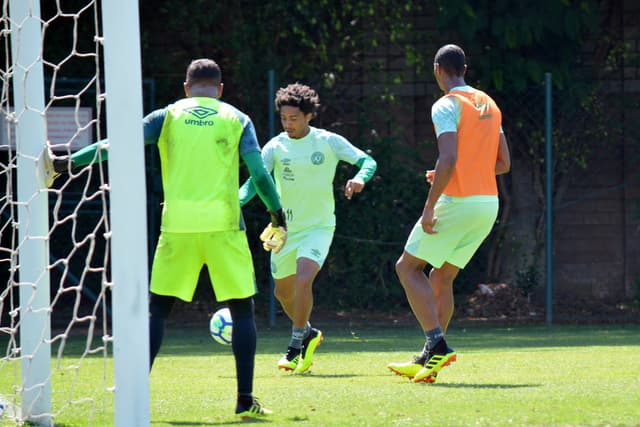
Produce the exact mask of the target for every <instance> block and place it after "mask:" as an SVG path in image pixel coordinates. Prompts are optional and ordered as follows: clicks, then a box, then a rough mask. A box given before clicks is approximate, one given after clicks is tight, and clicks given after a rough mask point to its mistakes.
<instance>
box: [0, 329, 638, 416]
mask: <svg viewBox="0 0 640 427" xmlns="http://www.w3.org/2000/svg"><path fill="white" fill-rule="evenodd" d="M281 323H284V322H281ZM316 326H318V327H322V329H323V331H324V333H325V337H326V338H325V340H324V342H323V344H322V345H321V346H320V347H319V349H318V352H317V356H316V362H315V364H314V367H313V372H312V373H311V374H308V375H302V376H292V375H290V374H285V373H282V372H280V371H278V370H277V369H276V367H275V363H276V361H277V359H278V358H279V357H280V356H281V353H282V352H283V351H284V349H285V348H286V345H287V343H288V335H289V330H288V328H285V327H284V326H283V327H280V328H276V329H274V330H269V329H267V328H265V327H259V341H258V355H257V358H256V378H255V387H254V389H255V390H254V391H255V394H256V396H258V397H259V398H260V399H261V400H262V402H263V403H264V404H265V405H266V406H267V407H269V408H271V409H273V410H274V412H275V413H274V415H273V416H271V417H270V418H269V419H264V420H258V421H249V422H247V421H245V422H241V421H237V420H235V418H234V416H233V409H234V404H235V376H234V368H233V357H232V354H231V348H230V347H226V346H222V345H220V344H217V343H215V342H214V341H213V340H212V339H211V338H209V337H208V336H207V335H206V329H205V330H204V331H201V330H197V329H194V328H192V329H188V330H185V329H180V330H177V329H168V330H167V334H166V339H165V344H164V346H163V348H162V349H161V353H160V356H159V358H158V359H157V360H156V364H155V366H154V369H153V372H152V373H151V377H150V387H151V425H152V426H154V427H160V426H225V425H233V424H239V423H240V424H247V423H255V424H264V425H273V426H290V425H291V426H293V425H309V426H456V427H458V426H640V325H628V326H624V325H605V326H555V327H553V328H551V329H548V328H546V327H542V326H539V327H513V328H506V327H467V328H466V329H465V328H461V327H457V328H456V327H455V326H452V328H451V329H450V331H449V334H448V337H449V343H450V345H451V346H453V347H454V348H455V349H456V350H457V351H458V361H457V362H456V363H454V364H452V365H451V366H450V367H447V368H445V369H444V370H443V371H442V372H441V373H440V375H439V377H438V382H437V383H435V384H412V383H410V382H409V381H408V380H406V379H403V378H401V377H397V376H395V375H392V374H391V373H390V372H388V371H387V369H386V364H387V363H388V362H390V361H401V362H402V361H407V360H409V359H410V358H411V357H412V356H413V354H415V353H416V352H417V351H418V350H419V349H420V347H421V345H422V342H423V338H422V336H421V333H420V332H419V331H418V329H417V328H416V327H415V326H413V325H410V326H406V325H405V326H398V325H396V326H394V325H390V326H388V327H373V326H371V325H366V326H358V327H355V326H354V327H350V328H349V327H347V325H323V324H317V325H316ZM80 347H81V343H79V345H78V348H80ZM70 349H71V350H72V349H73V348H72V347H71V348H70ZM74 364H77V361H74V360H73V359H64V360H63V361H62V365H68V366H72V365H74ZM103 368H104V361H102V359H101V358H94V359H91V360H87V359H85V360H83V361H82V366H81V369H80V370H78V371H77V372H85V374H76V370H73V369H72V370H69V371H67V370H62V372H57V373H56V374H55V375H56V378H54V380H53V382H54V406H55V407H59V406H60V405H63V404H64V405H66V406H65V407H64V410H62V411H59V412H60V413H59V416H58V417H57V418H56V423H57V425H59V426H74V427H75V426H92V427H93V426H98V425H111V424H112V421H111V419H112V415H111V414H110V413H109V412H110V411H111V409H110V408H112V402H111V401H110V397H109V394H108V393H107V396H106V397H105V398H104V399H103V401H100V399H98V401H97V402H95V401H94V402H85V403H82V402H79V403H76V404H73V405H71V404H69V402H71V401H72V400H73V398H74V397H75V396H80V395H82V394H83V393H95V390H96V389H100V388H101V387H104V386H105V383H106V385H107V386H108V382H109V381H108V379H107V381H105V380H104V375H103V373H102V370H103ZM109 369H110V368H109ZM58 371H59V370H58ZM6 372H7V369H3V370H0V393H2V394H4V395H5V396H6V395H7V390H8V389H9V388H10V383H7V381H9V380H10V378H5V377H7V376H6V375H4V374H5V373H6ZM89 377H92V378H94V379H89ZM69 383H73V386H66V385H65V386H62V385H58V386H56V384H69ZM95 406H97V408H94V407H95ZM102 412H106V413H102ZM90 413H95V414H96V415H92V416H90V415H89V414H90ZM90 417H91V418H90ZM0 425H1V426H8V425H14V424H13V423H11V422H9V421H8V420H7V419H6V418H5V420H4V421H2V422H0Z"/></svg>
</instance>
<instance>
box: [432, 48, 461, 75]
mask: <svg viewBox="0 0 640 427" xmlns="http://www.w3.org/2000/svg"><path fill="white" fill-rule="evenodd" d="M433 62H435V63H436V64H439V65H440V68H442V69H443V70H444V72H445V73H447V74H449V75H452V76H462V75H464V66H465V65H466V63H467V60H466V58H465V55H464V51H463V50H462V48H461V47H460V46H457V45H455V44H448V45H444V46H442V47H441V48H440V49H438V52H436V56H435V58H434V60H433Z"/></svg>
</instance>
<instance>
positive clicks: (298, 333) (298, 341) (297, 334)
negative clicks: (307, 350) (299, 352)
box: [289, 325, 307, 348]
mask: <svg viewBox="0 0 640 427" xmlns="http://www.w3.org/2000/svg"><path fill="white" fill-rule="evenodd" d="M306 332H307V326H306V325H305V326H304V328H296V327H295V326H293V327H292V328H291V342H290V343H289V347H291V348H302V341H303V340H304V338H305V336H306Z"/></svg>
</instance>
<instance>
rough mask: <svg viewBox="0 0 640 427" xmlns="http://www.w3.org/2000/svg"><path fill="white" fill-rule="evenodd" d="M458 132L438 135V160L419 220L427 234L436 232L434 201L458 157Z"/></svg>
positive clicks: (449, 175) (447, 181)
mask: <svg viewBox="0 0 640 427" xmlns="http://www.w3.org/2000/svg"><path fill="white" fill-rule="evenodd" d="M457 153H458V134H457V132H445V133H443V134H441V135H440V136H439V137H438V160H437V162H436V168H435V172H434V174H433V182H431V188H430V189H429V194H428V195H427V200H426V202H425V204H424V209H423V210H422V217H421V218H420V222H421V224H422V230H423V231H424V232H425V233H428V234H434V233H436V230H435V229H434V226H435V225H436V222H437V221H438V218H436V217H434V214H433V210H434V208H435V206H436V202H437V201H438V199H439V198H440V196H441V195H442V192H443V191H444V189H445V187H446V186H447V184H448V183H449V180H450V179H451V176H452V175H453V170H454V168H455V166H456V161H457V159H458V154H457Z"/></svg>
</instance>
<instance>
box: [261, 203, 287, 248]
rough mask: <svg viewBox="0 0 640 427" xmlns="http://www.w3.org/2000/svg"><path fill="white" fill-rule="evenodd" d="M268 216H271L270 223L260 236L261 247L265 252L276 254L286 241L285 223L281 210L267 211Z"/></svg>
mask: <svg viewBox="0 0 640 427" xmlns="http://www.w3.org/2000/svg"><path fill="white" fill-rule="evenodd" d="M269 214H270V215H271V223H269V225H267V226H266V228H265V229H264V231H263V232H262V233H261V234H260V240H262V247H263V248H264V250H265V251H267V252H268V251H271V250H272V251H273V253H275V254H277V253H278V252H280V250H281V249H282V247H283V246H284V244H285V242H286V241H287V221H286V219H285V217H284V211H283V210H282V209H278V210H277V211H275V212H274V211H269Z"/></svg>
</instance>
